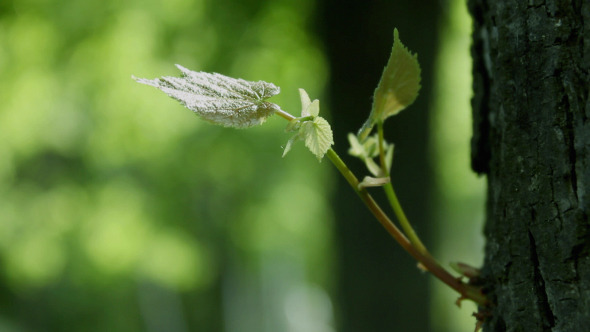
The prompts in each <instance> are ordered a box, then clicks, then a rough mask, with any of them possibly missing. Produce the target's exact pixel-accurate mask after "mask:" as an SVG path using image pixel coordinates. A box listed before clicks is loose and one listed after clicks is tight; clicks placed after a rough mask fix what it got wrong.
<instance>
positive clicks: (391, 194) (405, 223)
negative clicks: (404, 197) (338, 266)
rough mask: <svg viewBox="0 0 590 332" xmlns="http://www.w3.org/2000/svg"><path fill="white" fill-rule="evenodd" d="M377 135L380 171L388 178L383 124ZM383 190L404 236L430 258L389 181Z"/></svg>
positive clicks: (379, 127)
mask: <svg viewBox="0 0 590 332" xmlns="http://www.w3.org/2000/svg"><path fill="white" fill-rule="evenodd" d="M377 133H378V137H379V161H380V163H381V170H382V171H383V176H384V177H389V168H388V167H387V163H386V162H385V151H384V149H383V142H384V138H383V122H379V123H378V124H377ZM383 190H384V191H385V194H386V195H387V199H388V200H389V203H390V204H391V208H392V209H393V213H395V216H396V217H397V220H398V221H399V223H400V225H401V226H402V229H403V230H404V232H405V233H406V236H407V237H408V238H409V239H410V242H411V243H412V244H413V245H414V247H416V249H418V251H420V252H421V253H422V254H423V255H425V256H430V253H429V252H428V250H427V249H426V246H424V244H423V243H422V241H421V240H420V237H418V234H416V231H414V228H413V227H412V224H410V221H409V220H408V217H406V214H405V213H404V210H403V209H402V206H401V204H400V202H399V200H398V199H397V195H396V194H395V191H394V190H393V185H392V184H391V181H389V182H387V183H386V184H384V185H383Z"/></svg>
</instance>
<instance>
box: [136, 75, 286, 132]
mask: <svg viewBox="0 0 590 332" xmlns="http://www.w3.org/2000/svg"><path fill="white" fill-rule="evenodd" d="M176 67H178V69H180V71H181V72H182V76H181V77H169V76H166V77H162V78H156V79H153V80H149V79H145V78H136V77H133V78H134V79H135V80H136V81H137V82H138V83H142V84H147V85H151V86H153V87H156V88H158V89H160V90H162V91H163V92H164V93H166V94H167V95H168V96H170V97H172V98H174V99H176V100H178V101H179V102H180V103H181V104H182V105H184V106H185V107H186V108H188V109H190V110H191V111H193V112H195V113H196V114H197V115H199V116H200V117H201V118H202V119H204V120H207V121H209V122H212V123H214V124H218V125H222V126H224V127H233V128H247V127H251V126H254V125H257V124H261V123H263V122H264V121H265V120H266V118H267V117H269V116H270V115H272V114H273V113H274V112H275V111H277V110H279V107H278V106H277V105H275V104H273V103H270V102H267V101H265V100H266V99H268V98H270V97H272V96H274V95H276V94H278V93H279V92H280V88H279V87H277V86H275V85H274V84H272V83H267V82H263V81H258V82H251V81H246V80H243V79H239V78H231V77H228V76H224V75H221V74H217V73H206V72H195V71H192V70H189V69H186V68H184V67H182V66H181V65H176Z"/></svg>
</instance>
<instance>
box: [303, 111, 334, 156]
mask: <svg viewBox="0 0 590 332" xmlns="http://www.w3.org/2000/svg"><path fill="white" fill-rule="evenodd" d="M301 135H302V136H303V138H304V140H305V146H306V147H307V148H308V149H309V151H311V153H313V154H314V155H315V156H316V158H318V160H320V161H321V160H322V158H323V157H324V155H325V154H326V152H328V150H329V149H330V147H331V146H332V145H333V144H334V138H333V136H332V128H331V127H330V124H329V123H328V121H326V119H324V118H322V117H319V116H318V117H315V118H314V119H313V121H306V122H304V123H303V125H302V126H301Z"/></svg>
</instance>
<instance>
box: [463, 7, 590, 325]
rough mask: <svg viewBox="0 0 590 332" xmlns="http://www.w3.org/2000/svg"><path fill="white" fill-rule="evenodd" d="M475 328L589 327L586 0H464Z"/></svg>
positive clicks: (589, 22)
mask: <svg viewBox="0 0 590 332" xmlns="http://www.w3.org/2000/svg"><path fill="white" fill-rule="evenodd" d="M469 9H470V11H471V14H472V16H473V18H474V31H473V46H472V55H473V60H474V68H473V74H474V98H473V100H472V106H473V120H474V133H473V139H472V167H473V169H474V170H475V171H476V172H478V173H481V174H486V175H487V181H488V201H487V220H486V225H485V230H484V232H485V236H486V247H485V261H484V266H483V269H482V277H483V278H484V280H486V291H487V292H488V296H489V298H490V299H491V300H492V302H493V305H492V306H491V308H490V309H489V310H488V312H487V314H488V315H489V317H488V318H487V321H486V323H485V324H484V331H527V332H534V331H560V332H565V331H572V332H574V331H575V332H579V331H588V330H589V329H590V256H589V253H590V222H589V215H590V98H589V88H590V75H589V69H590V2H589V1H587V0H576V1H556V0H546V1H541V0H530V1H514V0H513V1H510V0H498V1H489V0H470V1H469Z"/></svg>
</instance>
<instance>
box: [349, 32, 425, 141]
mask: <svg viewBox="0 0 590 332" xmlns="http://www.w3.org/2000/svg"><path fill="white" fill-rule="evenodd" d="M419 91H420V64H419V63H418V58H417V55H415V54H412V53H411V52H410V51H409V50H408V49H407V48H406V47H405V46H404V45H403V44H402V42H401V41H400V39H399V33H398V31H397V29H395V30H394V31H393V48H392V50H391V55H390V57H389V61H388V62H387V65H386V66H385V69H384V70H383V74H382V75H381V80H380V81H379V85H378V86H377V89H375V94H374V96H373V108H372V110H371V114H370V116H369V119H368V120H367V122H366V123H365V124H364V125H363V127H362V128H361V130H360V132H359V137H360V138H361V141H362V140H364V139H365V138H366V137H367V135H368V134H369V133H370V132H371V129H372V128H373V125H374V124H375V123H377V122H380V121H385V119H387V118H388V117H390V116H392V115H396V114H397V113H399V112H400V111H402V110H403V109H405V108H406V107H408V106H409V105H411V104H412V103H413V102H414V100H416V97H417V96H418V92H419Z"/></svg>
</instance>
